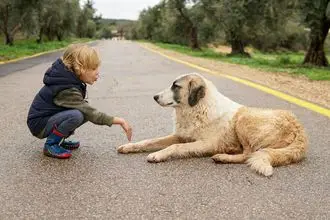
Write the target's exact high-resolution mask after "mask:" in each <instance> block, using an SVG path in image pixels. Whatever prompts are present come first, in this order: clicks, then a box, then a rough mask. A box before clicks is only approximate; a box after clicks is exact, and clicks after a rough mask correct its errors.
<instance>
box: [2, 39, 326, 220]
mask: <svg viewBox="0 0 330 220" xmlns="http://www.w3.org/2000/svg"><path fill="white" fill-rule="evenodd" d="M97 48H98V49H99V51H100V53H101V58H102V60H103V62H102V67H101V72H102V73H101V78H100V80H99V81H98V82H97V83H96V84H95V85H93V86H91V87H89V88H88V91H89V92H88V98H89V101H90V103H91V104H92V105H93V106H95V107H97V108H98V109H99V110H101V111H104V112H106V113H108V114H110V115H115V116H120V117H124V118H125V119H127V120H128V121H129V122H130V123H131V125H132V127H133V141H138V140H142V139H145V138H151V137H155V136H162V135H166V134H169V133H170V132H171V131H172V110H171V109H169V108H161V107H160V106H158V105H157V104H156V103H155V102H154V101H153V98H152V97H153V95H154V94H155V93H157V92H159V91H160V90H162V89H163V88H165V87H167V86H168V85H169V84H170V83H171V82H172V80H173V79H174V78H175V77H177V76H178V75H180V74H184V73H188V72H192V71H196V70H194V69H191V68H189V67H186V66H184V65H182V64H178V63H175V62H173V61H169V60H167V59H165V58H163V57H161V56H159V55H156V54H154V53H152V52H150V51H147V50H145V49H143V48H142V47H140V46H139V45H138V44H136V43H132V42H127V41H102V42H99V44H98V45H97ZM56 56H58V54H52V55H47V56H42V57H39V58H33V59H30V60H29V62H27V61H21V62H18V63H16V64H15V65H16V66H17V67H19V68H18V69H17V68H16V70H15V71H16V72H14V71H12V70H13V69H11V68H12V67H11V65H12V64H8V65H1V66H0V75H5V76H3V77H0V83H1V86H0V94H1V97H0V100H1V105H0V130H1V133H0V138H1V145H0V146H1V148H0V149H1V153H0V203H1V206H0V219H59V218H60V219H324V220H325V219H330V209H329V208H330V207H329V206H330V205H329V204H330V193H329V190H330V175H329V174H330V172H329V169H330V162H329V161H330V160H329V158H330V150H329V147H330V120H329V118H326V117H325V116H321V115H318V114H316V113H314V112H311V111H309V110H306V109H303V108H300V107H298V106H296V105H294V104H290V103H288V102H286V101H283V100H280V99H278V98H275V97H273V96H271V95H268V94H265V93H263V92H260V91H258V90H255V89H252V88H249V87H247V86H244V85H241V84H238V83H235V82H232V81H230V80H228V79H223V78H218V77H215V76H210V75H207V74H205V76H206V77H207V78H209V79H211V80H212V81H213V82H214V83H215V84H216V85H217V87H218V89H219V90H220V91H221V92H222V93H223V94H225V95H227V96H228V97H230V98H231V99H233V100H235V101H237V102H240V103H242V104H245V105H250V106H256V107H271V108H283V109H289V110H292V111H294V112H295V113H296V114H297V116H298V117H299V118H300V120H301V121H302V123H303V124H304V126H305V127H306V130H307V133H308V135H309V140H310V148H309V151H308V157H307V159H306V160H305V161H303V162H301V163H299V164H294V165H289V166H286V167H279V168H276V169H275V172H274V175H273V176H272V177H271V178H265V177H262V176H260V175H258V174H256V173H254V172H253V171H252V170H250V169H249V168H248V167H247V166H246V165H244V164H243V165H237V164H215V163H213V162H212V160H211V159H210V158H191V159H182V160H171V161H168V162H165V163H160V164H150V163H147V161H146V156H147V154H145V153H143V154H130V155H122V154H118V153H117V152H116V147H117V146H119V145H121V144H123V143H126V142H127V141H126V137H125V134H124V133H123V131H122V129H121V128H120V127H118V126H113V127H106V126H97V125H94V124H92V123H87V124H85V125H83V126H82V127H81V128H80V129H79V130H77V131H76V135H75V138H76V139H79V140H80V141H81V144H82V146H81V148H80V149H79V150H77V151H75V152H74V155H73V157H72V158H70V159H69V160H57V159H52V158H48V157H45V156H43V154H42V146H43V143H44V140H38V139H36V138H34V137H33V136H32V135H31V134H30V133H29V131H28V128H27V126H26V117H27V112H28V108H29V105H30V103H31V101H32V99H33V97H34V95H35V93H36V92H37V91H38V90H39V88H40V87H41V86H42V78H43V74H44V72H45V70H46V69H47V68H48V66H49V65H50V64H51V63H52V61H53V59H54V58H56ZM50 58H52V59H50ZM32 63H33V65H31V64H32ZM17 70H19V71H17ZM220 71H221V70H220ZM8 73H10V74H8Z"/></svg>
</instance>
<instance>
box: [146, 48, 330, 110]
mask: <svg viewBox="0 0 330 220" xmlns="http://www.w3.org/2000/svg"><path fill="white" fill-rule="evenodd" d="M142 44H143V45H144V46H146V47H149V48H152V49H154V50H157V51H160V52H162V53H164V54H166V55H168V56H172V57H175V58H177V59H180V60H183V61H186V62H190V63H194V64H196V65H199V66H202V67H204V68H207V69H210V70H212V71H216V72H219V73H221V74H227V75H232V76H236V77H240V78H242V79H247V80H250V81H252V82H256V83H258V84H262V85H265V86H267V87H269V88H272V89H275V90H278V91H281V92H284V93H286V94H290V95H292V96H295V97H299V98H301V99H303V100H307V101H309V102H312V103H316V104H319V105H321V106H324V107H326V108H330V81H312V80H310V79H308V78H307V77H305V76H293V75H289V74H287V73H277V72H275V73H274V72H264V71H261V70H258V69H253V68H250V67H248V66H244V65H238V64H230V63H225V62H221V61H216V60H209V59H205V58H198V57H191V56H188V55H185V54H181V53H178V52H175V51H171V50H166V49H162V48H159V47H157V46H155V45H153V44H150V43H142Z"/></svg>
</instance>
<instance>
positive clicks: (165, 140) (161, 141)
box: [117, 135, 180, 154]
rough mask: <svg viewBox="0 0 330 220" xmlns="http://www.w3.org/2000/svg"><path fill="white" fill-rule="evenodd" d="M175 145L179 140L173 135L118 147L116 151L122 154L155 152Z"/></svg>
mask: <svg viewBox="0 0 330 220" xmlns="http://www.w3.org/2000/svg"><path fill="white" fill-rule="evenodd" d="M177 143H180V139H179V138H178V137H177V136H175V135H169V136H165V137H160V138H155V139H147V140H143V141H140V142H137V143H128V144H124V145H122V146H120V147H118V148H117V151H118V152H119V153H123V154H127V153H138V152H148V151H156V150H161V149H164V148H166V147H168V146H170V145H172V144H177Z"/></svg>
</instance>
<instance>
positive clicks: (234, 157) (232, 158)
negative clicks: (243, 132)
mask: <svg viewBox="0 0 330 220" xmlns="http://www.w3.org/2000/svg"><path fill="white" fill-rule="evenodd" d="M212 159H213V160H214V162H217V163H245V161H246V160H247V159H248V155H247V154H244V153H243V154H216V155H214V156H212Z"/></svg>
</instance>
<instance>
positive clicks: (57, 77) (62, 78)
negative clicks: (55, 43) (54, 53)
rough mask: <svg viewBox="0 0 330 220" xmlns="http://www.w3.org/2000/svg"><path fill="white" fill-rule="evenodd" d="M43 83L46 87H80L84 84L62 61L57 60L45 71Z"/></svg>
mask: <svg viewBox="0 0 330 220" xmlns="http://www.w3.org/2000/svg"><path fill="white" fill-rule="evenodd" d="M43 82H44V84H45V85H47V86H51V85H68V84H74V85H81V84H84V83H83V82H82V81H81V80H80V79H79V78H78V77H77V76H76V74H75V73H74V72H71V71H69V70H68V69H67V68H66V67H65V65H64V63H63V61H62V60H61V59H60V58H58V59H57V60H56V61H55V62H54V63H53V64H52V66H51V67H50V68H49V69H48V70H47V71H46V73H45V76H44V79H43Z"/></svg>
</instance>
